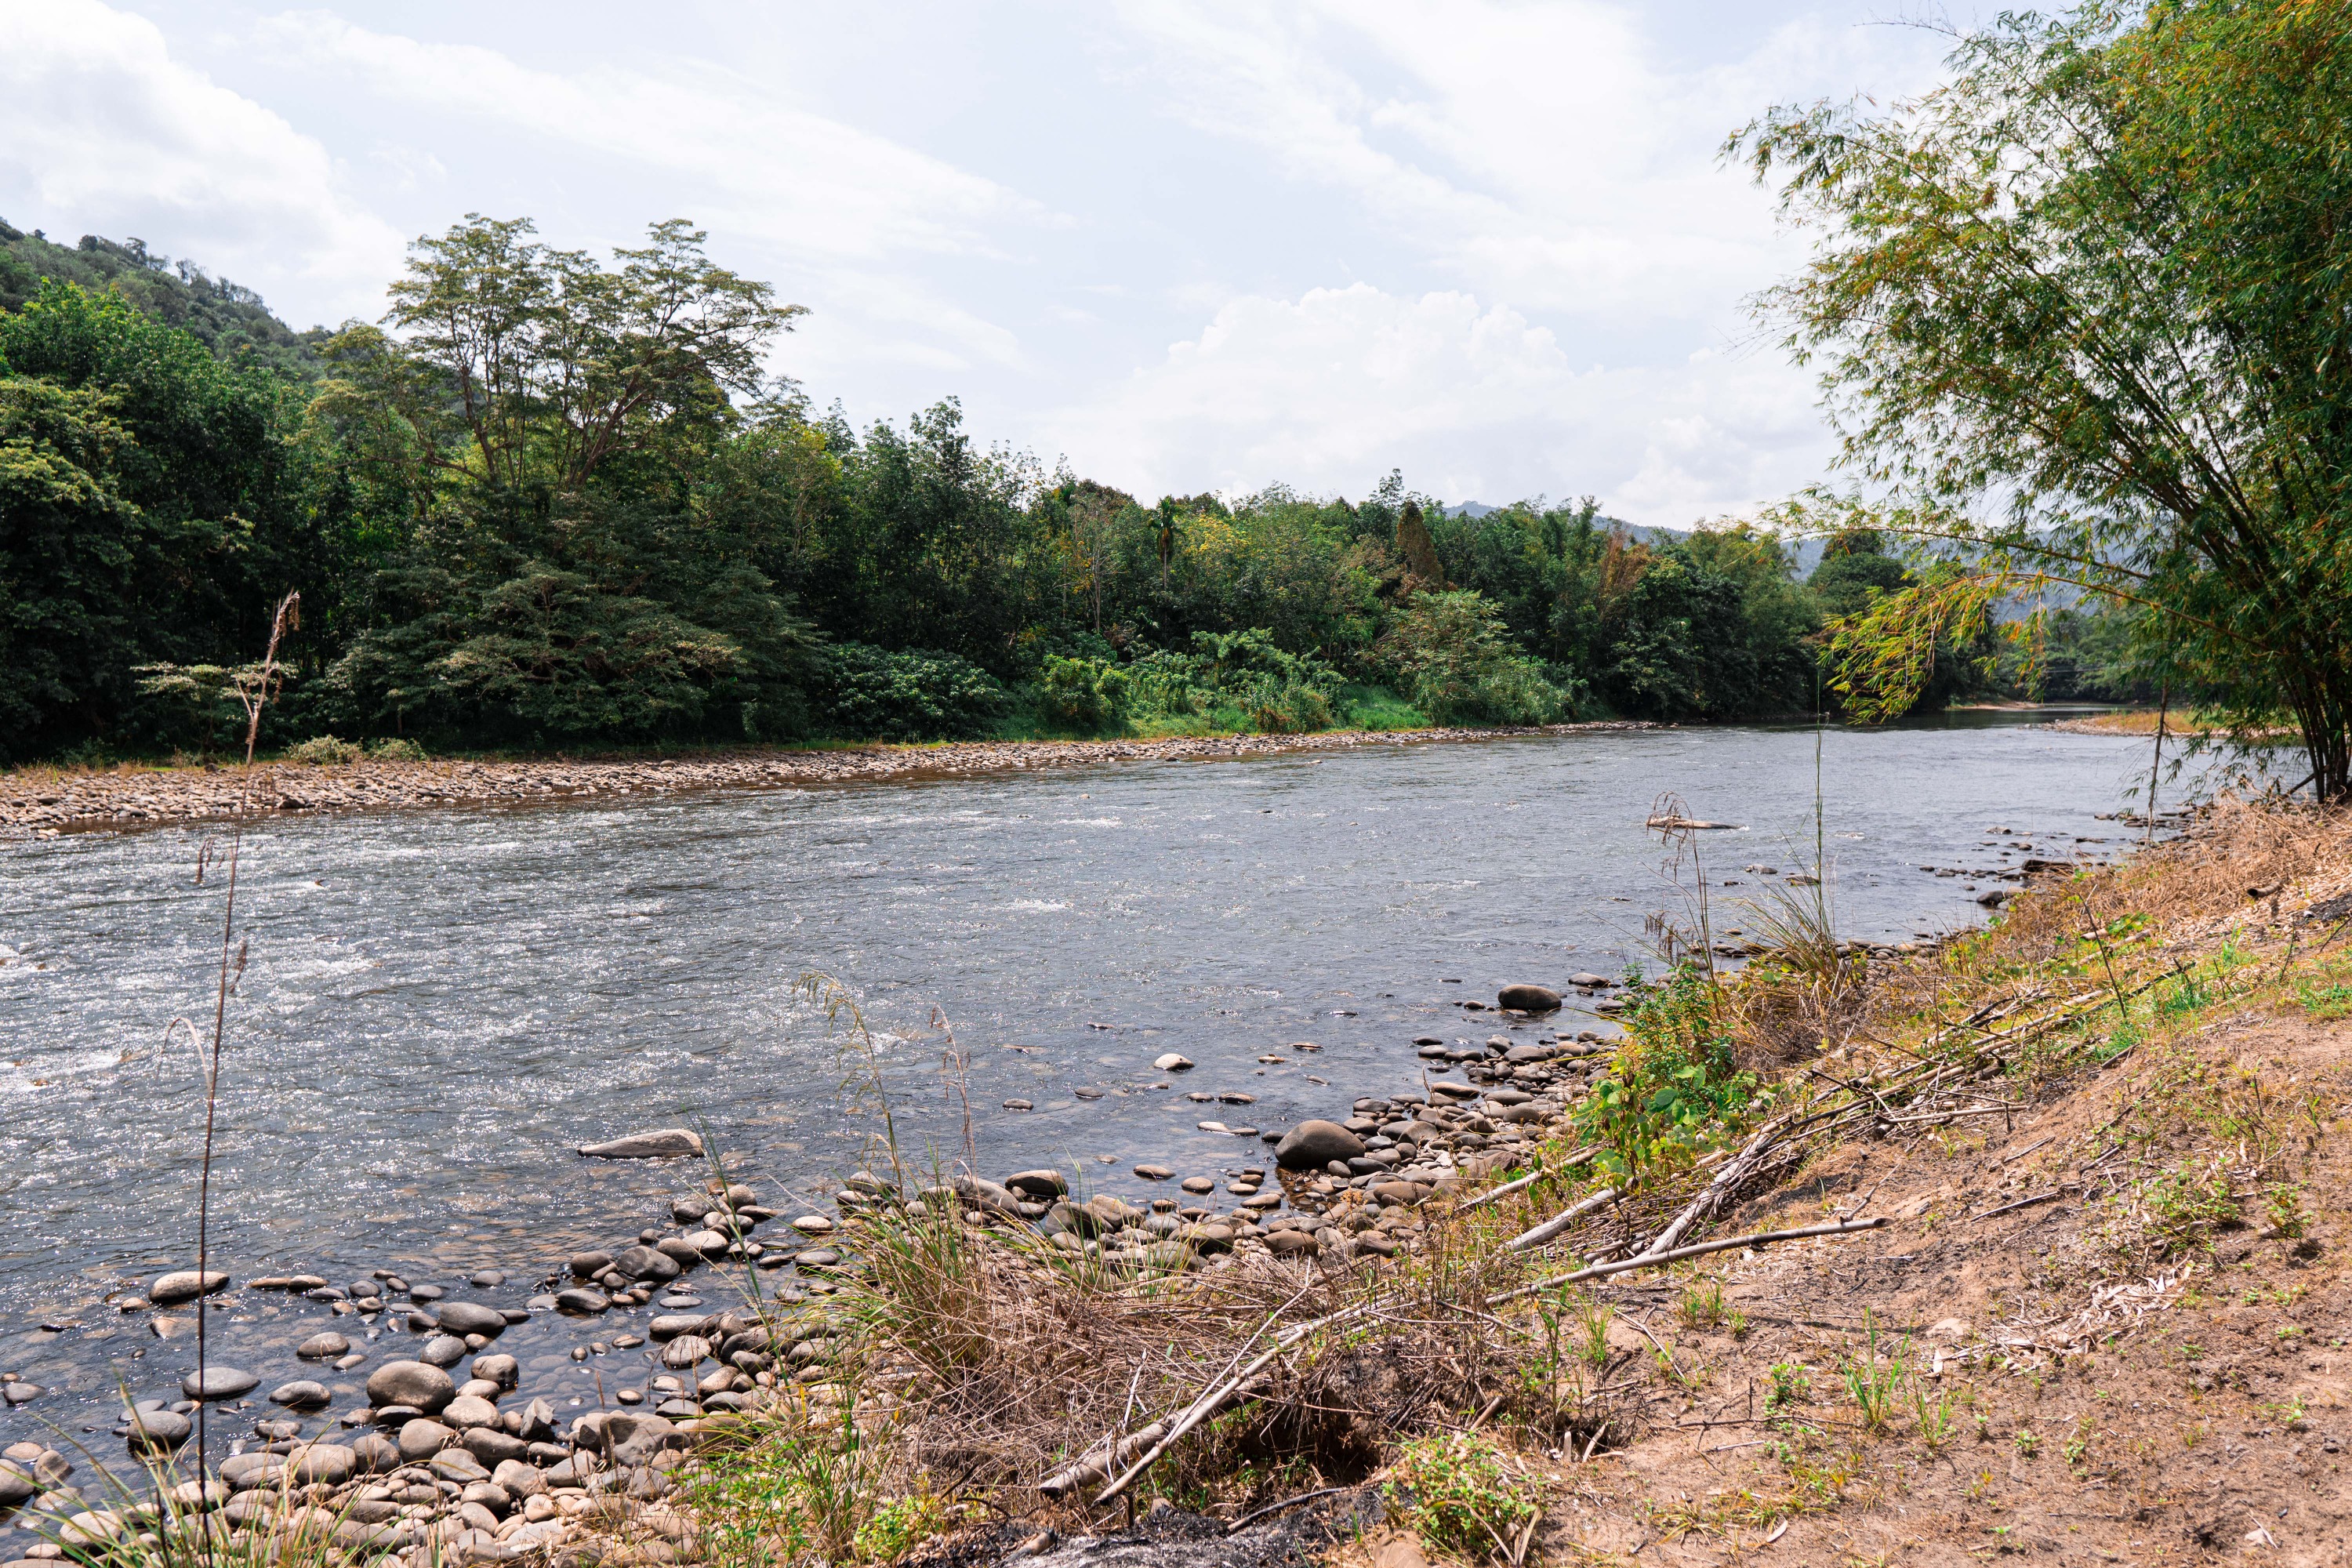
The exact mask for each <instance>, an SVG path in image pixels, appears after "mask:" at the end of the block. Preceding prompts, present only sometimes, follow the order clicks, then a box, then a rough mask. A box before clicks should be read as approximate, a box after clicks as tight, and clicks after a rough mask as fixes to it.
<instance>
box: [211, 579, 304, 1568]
mask: <svg viewBox="0 0 2352 1568" xmlns="http://www.w3.org/2000/svg"><path fill="white" fill-rule="evenodd" d="M301 605H302V595H299V594H289V595H286V597H284V598H283V599H280V600H279V601H278V608H277V611H276V612H275V613H274V614H273V615H272V616H270V617H269V647H268V651H267V652H265V653H264V654H263V655H262V657H261V663H260V665H259V666H258V667H257V668H255V669H254V670H253V671H252V672H251V673H250V674H249V675H248V674H247V673H246V672H242V671H241V672H239V676H238V679H237V683H236V696H237V700H238V702H239V703H241V704H242V705H243V706H244V708H245V765H244V767H243V769H242V770H241V773H240V776H239V779H238V784H237V795H236V815H235V816H233V817H231V818H230V821H229V837H228V887H227V889H226V894H225V896H224V898H223V900H222V903H221V951H220V969H219V973H218V976H217V980H216V984H215V987H214V993H213V1040H212V1050H211V1052H210V1056H209V1059H208V1060H207V1061H206V1062H205V1075H204V1077H205V1148H204V1162H203V1166H202V1170H201V1173H200V1174H199V1176H198V1179H197V1184H196V1384H197V1387H198V1389H199V1391H202V1390H203V1389H204V1384H205V1371H206V1369H207V1368H208V1367H209V1366H210V1365H211V1358H210V1352H211V1335H210V1333H209V1332H208V1331H207V1325H208V1324H209V1322H210V1321H211V1318H212V1300H211V1292H210V1291H208V1290H206V1289H205V1276H206V1275H207V1274H208V1273H209V1272H210V1271H211V1268H212V1204H213V1151H214V1148H215V1139H216V1137H217V1134H218V1131H219V1112H220V1075H221V1059H222V1057H223V1054H224V1050H225V1047H226V1042H227V1039H228V999H229V994H230V993H231V992H232V991H234V990H235V989H236V985H237V984H238V982H240V981H241V980H243V979H244V977H245V963H246V956H247V950H246V943H245V942H244V941H242V940H241V939H240V938H239V937H238V936H237V934H236V879H237V871H238V868H239V863H240V861H241V859H242V857H243V853H244V849H245V825H246V821H247V818H248V817H249V816H251V815H252V812H253V757H254V749H255V747H256V746H257V744H258V743H259V742H260V739H261V715H262V712H263V710H265V709H267V708H268V706H269V700H270V698H271V697H272V696H274V695H275V694H276V692H277V689H278V680H279V679H280V672H279V670H278V643H279V642H280V641H282V640H283V639H284V637H285V636H286V634H287V633H288V632H289V631H291V630H293V629H294V628H296V627H297V626H300V625H301ZM204 863H205V856H204V855H203V854H201V853H200V854H199V855H198V858H197V862H196V880H197V882H198V884H199V885H201V884H202V883H203V881H204V876H205V864H204ZM211 1408H212V1401H211V1400H210V1399H199V1400H198V1401H197V1402H196V1473H197V1475H198V1476H200V1477H201V1476H203V1475H205V1474H206V1473H208V1471H209V1469H210V1455H209V1449H208V1447H207V1444H206V1432H205V1426H206V1422H205V1416H206V1415H207V1414H208V1413H209V1412H210V1410H211ZM203 1539H204V1543H205V1562H206V1563H210V1562H211V1561H212V1535H211V1532H210V1531H206V1532H205V1535H204V1538H203Z"/></svg>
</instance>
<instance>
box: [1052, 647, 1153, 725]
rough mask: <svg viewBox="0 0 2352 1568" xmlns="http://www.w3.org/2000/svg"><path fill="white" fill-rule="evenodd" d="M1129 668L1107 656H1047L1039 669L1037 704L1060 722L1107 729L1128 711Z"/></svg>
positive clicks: (1053, 719)
mask: <svg viewBox="0 0 2352 1568" xmlns="http://www.w3.org/2000/svg"><path fill="white" fill-rule="evenodd" d="M1131 684H1132V683H1131V682H1130V681H1129V678H1128V674H1127V671H1125V670H1123V669H1121V668H1119V667H1118V666H1117V665H1115V664H1112V663H1110V662H1109V661H1108V660H1107V659H1100V658H1061V657H1060V656H1058V655H1055V654H1048V655H1046V656H1045V665H1044V667H1043V668H1040V669H1039V670H1038V672H1037V706H1038V708H1039V709H1040V710H1042V711H1043V712H1044V714H1045V717H1046V718H1048V719H1050V720H1052V721H1054V722H1055V723H1057V724H1066V725H1068V726H1070V727H1071V728H1073V729H1078V730H1100V729H1106V728H1108V727H1109V726H1110V725H1112V724H1115V723H1117V722H1118V721H1119V720H1121V719H1122V718H1124V717H1125V715H1126V713H1127V703H1128V697H1129V686H1130V685H1131Z"/></svg>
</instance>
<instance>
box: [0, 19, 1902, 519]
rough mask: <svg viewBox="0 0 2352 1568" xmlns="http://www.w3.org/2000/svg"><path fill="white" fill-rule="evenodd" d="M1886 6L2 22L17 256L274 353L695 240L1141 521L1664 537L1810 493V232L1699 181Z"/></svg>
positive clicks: (895, 395)
mask: <svg viewBox="0 0 2352 1568" xmlns="http://www.w3.org/2000/svg"><path fill="white" fill-rule="evenodd" d="M1900 14H1901V13H1900V12H1899V11H1898V9H1897V8H1896V7H1895V6H1894V5H1887V4H1884V3H1880V0H1817V3H1812V4H1781V3H1778V0H1753V3H1749V4H1718V3H1715V0H1689V3H1672V0H1662V3H1654V4H1648V5H1604V4H1598V3H1592V0H1556V3H1549V4H1544V3H1500V0H1442V3H1412V0H1296V3H1288V4H1285V3H1279V0H1237V3H1234V4H1223V3H1219V0H1157V3H1150V0H1132V3H1130V0H1083V3H1068V4H1064V3H1059V0H1030V3H1015V0H994V3H989V0H983V3H981V4H964V5H947V4H940V3H937V0H934V3H932V4H928V5H905V4H897V3H894V0H863V3H861V4H859V5H852V6H843V5H821V6H820V5H801V4H782V3H775V4H761V5H742V4H736V5H717V4H709V3H702V0H672V3H671V4H668V5H663V6H659V7H648V6H646V5H615V4H607V3H604V0H569V3H567V4H564V5H546V4H538V3H535V0H500V3H499V4H498V5H481V4H479V3H478V0H474V3H471V4H466V5H455V4H442V3H438V0H406V3H404V4H401V5H359V4H344V5H326V6H313V7H305V8H302V9H294V10H283V9H275V8H271V7H268V6H256V7H247V6H241V5H224V4H194V3H180V0H153V3H144V4H141V3H128V0H126V3H121V4H114V5H108V4H104V3H102V0H0V218H5V219H6V220H7V221H8V222H10V223H13V224H15V225H16V226H18V227H20V228H27V229H29V228H35V227H38V228H41V229H43V230H45V231H46V232H47V234H48V236H49V237H51V238H55V239H61V240H63V241H64V242H65V243H68V244H70V243H72V242H73V240H74V239H75V238H77V237H79V236H80V235H82V234H85V233H90V234H100V235H104V236H107V237H111V238H116V239H122V238H128V237H139V238H142V239H144V240H145V241H146V242H147V244H148V245H149V247H151V248H152V249H154V250H157V251H161V252H163V253H164V254H166V255H169V256H172V257H175V258H188V259H190V260H192V261H194V262H196V263H197V264H199V265H201V266H202V267H204V268H205V269H206V270H207V271H209V272H210V273H212V274H213V275H214V276H216V277H225V278H228V279H234V280H235V281H236V282H239V283H242V284H244V285H246V286H247V287H248V288H252V289H257V290H259V291H260V292H261V294H262V295H263V296H264V297H265V298H266V299H267V300H268V303H269V305H270V307H271V308H272V309H273V310H276V312H277V313H278V315H280V316H281V317H284V318H285V319H287V320H288V321H291V322H292V323H293V324H294V325H296V326H298V327H303V326H310V325H313V324H319V323H325V324H333V323H336V322H340V321H345V320H349V319H352V318H362V319H374V318H376V317H378V316H380V315H381V314H382V312H383V289H384V286H385V284H386V283H387V282H388V281H389V280H390V279H393V278H394V276H396V275H397V274H398V272H399V270H400V268H401V266H402V262H403V258H404V254H405V248H406V247H407V245H408V244H409V243H410V242H411V241H412V240H413V239H415V237H418V236H420V235H424V234H427V233H436V232H439V231H441V230H443V229H446V228H447V227H448V226H450V225H452V224H454V223H456V222H457V221H459V220H460V219H461V218H463V217H464V216H465V215H467V214H468V213H473V212H479V213H483V214H486V215H490V216H501V217H512V216H528V217H530V218H531V219H532V220H534V221H535V222H536V223H537V225H538V227H539V230H540V233H541V237H543V238H545V239H546V240H548V241H549V242H551V243H554V244H558V245H562V246H564V247H581V248H587V249H591V250H594V251H598V252H604V251H608V250H609V249H610V248H611V247H614V246H616V245H626V244H631V243H634V242H635V241H637V240H638V239H640V238H641V237H642V236H643V234H644V231H645V228H646V226H647V225H648V224H650V223H653V222H656V221H657V220H660V219H664V218H670V217H685V218H688V219H690V220H692V221H693V222H694V223H695V224H696V225H698V226H700V227H702V228H705V229H707V230H708V231H709V241H708V245H709V250H710V252H711V254H712V256H713V257H714V258H716V259H717V260H719V262H721V263H722V264H724V265H726V266H729V267H731V268H735V269H736V270H737V271H739V272H742V273H745V274H747V275H749V276H751V277H755V278H761V279H766V280H768V281H770V282H772V283H773V284H774V285H775V288H776V289H777V293H778V296H779V298H781V299H782V300H789V301H792V302H794V303H798V304H802V305H804V306H806V307H808V310H809V314H808V315H807V316H806V317H804V318H803V320H802V321H800V323H799V324H798V326H797V328H796V330H795V331H793V334H792V335H791V336H790V337H789V338H787V339H785V340H784V341H783V342H782V343H781V344H780V346H779V348H778V351H777V353H776V354H775V357H774V360H773V368H774V369H775V370H776V371H777V372H778V373H779V374H788V375H791V376H793V377H794V378H796V379H798V380H799V381H800V382H802V383H803V385H804V386H805V388H806V390H807V392H808V394H809V395H810V396H811V397H812V399H813V400H814V402H815V403H816V404H817V405H820V406H824V405H830V404H832V403H833V402H835V400H838V401H839V402H840V403H841V404H842V405H843V406H844V407H845V410H846V411H847V413H848V416H849V417H850V418H851V419H852V420H853V421H854V422H855V423H856V424H858V425H860V426H864V425H866V424H868V423H870V422H872V421H874V420H876V419H881V418H891V419H897V420H903V419H904V418H905V417H906V416H908V414H909V413H911V412H912V411H914V410H917V409H919V408H923V407H927V406H929V405H931V404H933V403H936V402H938V401H939V400H940V399H941V398H946V397H955V398H958V399H960V400H961V403H962V405H963V408H964V412H965V417H966V421H967V424H968V426H970V427H971V430H972V431H973V432H974V433H975V434H976V435H977V436H979V437H982V438H983V439H984V440H987V441H990V442H1003V443H1005V444H1007V445H1010V446H1013V447H1019V448H1027V449H1030V450H1033V451H1034V452H1035V453H1036V454H1037V455H1038V457H1040V458H1042V459H1043V460H1044V461H1045V463H1046V464H1047V465H1048V466H1052V465H1055V464H1056V463H1061V462H1066V464H1067V465H1068V467H1069V468H1071V469H1072V470H1073V471H1075V472H1076V473H1077V474H1079V475H1082V476H1085V477H1088V478H1092V479H1097V480H1100V481H1101V482H1103V483H1106V484H1110V485H1115V486H1117V487H1118V488H1120V489H1126V490H1129V491H1131V492H1133V493H1135V494H1138V495H1139V496H1142V497H1144V498H1145V499H1147V500H1150V499H1152V498H1155V497H1157V496H1159V495H1160V494H1162V493H1179V494H1193V493H1197V492H1200V491H1203V490H1220V491H1223V492H1226V493H1228V494H1241V493H1247V492H1251V491H1255V490H1257V489H1263V488H1264V487H1265V486H1267V485H1270V484H1275V483H1283V484H1287V485H1289V486H1291V487H1292V488H1293V489H1297V490H1301V491H1306V492H1310V493H1314V494H1318V495H1341V496H1346V497H1349V498H1350V499H1360V498H1361V497H1362V496H1363V495H1364V494H1365V493H1367V492H1368V491H1369V490H1370V489H1371V488H1372V487H1373V486H1374V485H1376V484H1377V483H1378V482H1379V480H1380V479H1381V477H1382V476H1384V475H1385V474H1387V473H1388V472H1389V471H1390V470H1391V468H1397V469H1402V471H1403V474H1404V478H1405V481H1406V483H1407V484H1408V485H1410V486H1411V487H1412V488H1413V489H1417V490H1420V491H1422V492H1423V493H1426V494H1432V495H1435V496H1438V497H1440V498H1441V499H1444V500H1480V501H1485V502H1487V503H1490V504H1494V503H1500V502H1505V501H1509V500H1522V499H1529V498H1533V497H1537V496H1549V497H1551V498H1553V499H1555V500H1561V499H1568V498H1573V497H1578V496H1582V495H1587V494H1590V495H1593V496H1596V497H1598V498H1599V499H1600V500H1601V505H1602V507H1603V509H1604V510H1606V511H1608V512H1609V513H1610V514H1611V515H1613V516H1617V517H1621V518H1624V519H1626V520H1628V521H1634V522H1640V523H1648V524H1659V525H1665V526H1675V527H1681V526H1688V525H1690V524H1691V523H1693V522H1696V521H1703V520H1706V519H1708V518H1714V517H1720V516H1727V515H1737V514H1738V513H1739V512H1741V511H1743V510H1748V509H1751V508H1753V507H1756V506H1759V505H1761V504H1765V503H1769V501H1771V500H1775V499H1777V498H1779V497H1781V496H1784V495H1786V494H1788V493H1790V491H1792V490H1795V489H1799V488H1801V487H1802V486H1804V485H1806V484H1808V483H1811V482H1813V481H1815V480H1817V479H1822V478H1824V477H1826V476H1828V475H1829V473H1830V467H1829V465H1830V462H1831V458H1832V441H1831V439H1830V436H1829V432H1828V430H1827V428H1826V426H1825V425H1824V423H1823V421H1822V417H1821V416H1820V413H1819V411H1818V407H1817V400H1816V396H1815V392H1814V387H1813V383H1812V380H1811V373H1810V372H1808V371H1805V370H1802V369H1801V368H1799V367H1796V366H1794V365H1792V364H1791V363H1790V362H1789V360H1788V357H1787V355H1786V353H1784V352H1783V351H1782V350H1781V349H1780V347H1779V346H1778V344H1777V342H1776V340H1775V338H1774V337H1773V336H1772V335H1771V334H1770V333H1769V332H1766V331H1762V330H1760V329H1759V326H1758V324H1757V323H1756V321H1754V319H1753V318H1752V316H1751V315H1750V313H1749V309H1748V301H1749V300H1751V299H1752V298H1753V297H1754V295H1755V294H1756V293H1757V291H1758V290H1759V289H1763V288H1765V287H1766V286H1768V285H1769V284H1770V283H1771V282H1772V281H1773V280H1774V279H1777V278H1779V277H1781V276H1784V275H1786V274H1787V273H1788V272H1789V271H1790V270H1791V269H1793V268H1796V267H1797V266H1799V265H1801V262H1802V260H1803V258H1804V255H1805V245H1806V241H1805V237H1803V236H1802V235H1801V234H1798V233H1794V232H1791V231H1790V230H1788V229H1787V228H1786V227H1785V226H1783V225H1782V224H1781V223H1780V221H1779V219H1778V216H1777V215H1776V212H1775V208H1774V205H1773V202H1772V200H1771V197H1770V195H1769V193H1768V192H1765V191H1762V190H1759V189H1758V188H1756V187H1755V186H1754V184H1752V183H1751V182H1750V180H1749V179H1748V176H1747V174H1745V173H1744V172H1743V171H1741V170H1739V169H1738V168H1736V167H1732V166H1727V165H1726V164H1725V163H1723V162H1722V160H1721V158H1720V151H1721V148H1722V145H1723V142H1724V139H1725V138H1726V136H1727V134H1728V133H1730V132H1733V131H1734V130H1736V129H1737V128H1738V126H1740V125H1741V124H1743V123H1745V122H1746V121H1748V120H1749V119H1750V118H1752V117H1753V116H1755V115H1757V114H1759V113H1760V112H1762V111H1763V110H1766V109H1768V108H1769V107H1770V106H1771V105H1773V104H1775V103H1787V102H1800V101H1811V100H1816V99H1821V98H1833V99H1840V100H1843V99H1846V98H1849V97H1852V96H1853V95H1855V94H1857V93H1867V94H1869V95H1871V96H1873V97H1874V98H1876V99H1878V100H1881V101H1885V100H1887V99H1889V98H1893V97H1899V96H1902V95H1905V94H1907V93H1911V92H1916V91H1918V90H1920V89H1923V88H1926V87H1927V86H1929V85H1932V83H1933V82H1934V81H1935V79H1937V74H1938V72H1939V71H1940V69H1941V58H1942V55H1943V52H1944V41H1943V40H1942V39H1941V38H1940V37H1937V35H1935V34H1933V33H1930V32H1928V31H1926V30H1923V29H1920V28H1916V27H1911V26H1901V25H1892V24H1890V22H1889V21H1888V20H1887V19H1888V18H1891V17H1895V16H1899V15H1900Z"/></svg>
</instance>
